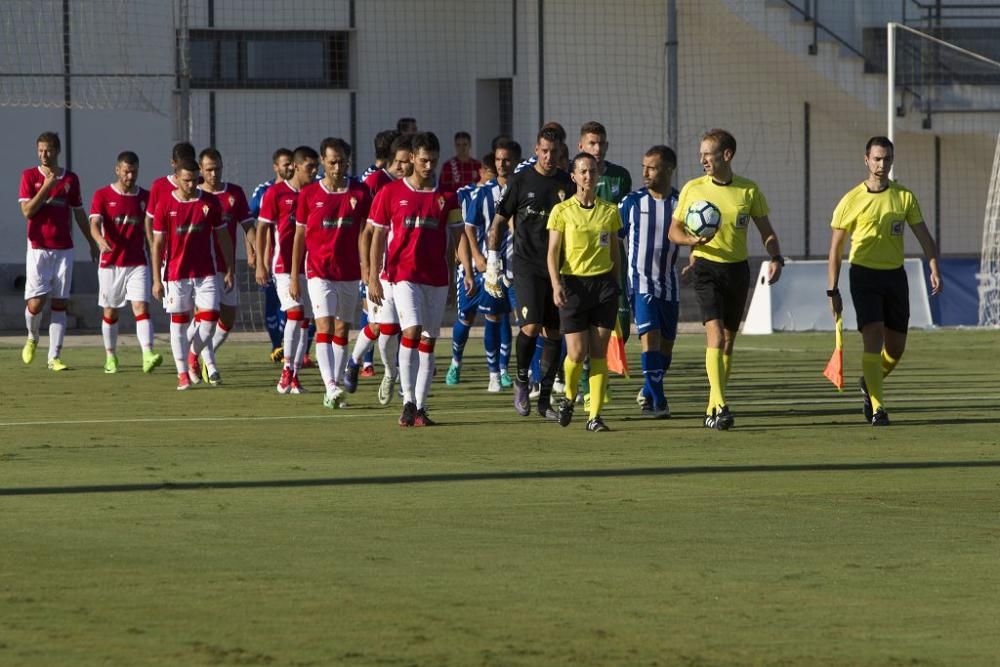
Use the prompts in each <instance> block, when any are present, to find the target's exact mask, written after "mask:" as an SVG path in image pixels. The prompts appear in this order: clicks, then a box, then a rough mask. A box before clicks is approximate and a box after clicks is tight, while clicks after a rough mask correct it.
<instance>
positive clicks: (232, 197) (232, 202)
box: [229, 195, 236, 206]
mask: <svg viewBox="0 0 1000 667" xmlns="http://www.w3.org/2000/svg"><path fill="white" fill-rule="evenodd" d="M229 205H230V206H236V197H234V196H232V195H229Z"/></svg>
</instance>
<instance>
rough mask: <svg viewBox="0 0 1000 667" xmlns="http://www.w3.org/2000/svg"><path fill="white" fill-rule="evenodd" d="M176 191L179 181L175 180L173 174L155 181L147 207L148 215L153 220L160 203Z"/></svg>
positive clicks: (150, 187) (151, 187)
mask: <svg viewBox="0 0 1000 667" xmlns="http://www.w3.org/2000/svg"><path fill="white" fill-rule="evenodd" d="M176 189H177V181H175V180H174V175H173V174H168V175H167V176H160V177H159V178H158V179H156V180H155V181H153V182H152V183H151V184H150V186H149V203H148V204H147V205H146V215H148V216H149V217H151V218H152V217H153V214H154V213H156V207H157V206H159V205H160V201H161V200H164V199H166V198H167V197H169V196H170V195H171V194H173V192H174V190H176Z"/></svg>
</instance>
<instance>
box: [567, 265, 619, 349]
mask: <svg viewBox="0 0 1000 667" xmlns="http://www.w3.org/2000/svg"><path fill="white" fill-rule="evenodd" d="M562 286H563V295H564V296H565V298H566V305H565V306H563V307H562V308H560V309H559V321H560V322H561V323H562V326H561V331H562V332H563V333H564V334H571V333H579V332H581V331H588V330H590V327H598V328H601V329H614V328H615V322H616V321H617V320H618V294H619V292H620V291H621V290H620V289H619V287H618V279H617V277H616V276H615V275H614V273H613V272H608V273H604V274H602V275H599V276H567V275H564V276H562Z"/></svg>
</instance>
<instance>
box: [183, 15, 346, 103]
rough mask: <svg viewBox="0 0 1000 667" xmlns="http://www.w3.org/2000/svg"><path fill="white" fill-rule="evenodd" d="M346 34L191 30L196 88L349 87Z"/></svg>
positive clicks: (192, 60) (190, 60)
mask: <svg viewBox="0 0 1000 667" xmlns="http://www.w3.org/2000/svg"><path fill="white" fill-rule="evenodd" d="M348 34H349V33H347V32H331V31H314V30H282V31H266V32H265V31H256V30H192V31H190V35H189V36H190V49H189V54H190V59H189V62H190V66H191V87H192V88H212V89H219V88H223V89H225V88H340V89H344V88H348V87H349V82H348V76H347V72H348V68H347V57H348Z"/></svg>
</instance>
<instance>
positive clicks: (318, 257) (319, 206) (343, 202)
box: [295, 180, 371, 280]
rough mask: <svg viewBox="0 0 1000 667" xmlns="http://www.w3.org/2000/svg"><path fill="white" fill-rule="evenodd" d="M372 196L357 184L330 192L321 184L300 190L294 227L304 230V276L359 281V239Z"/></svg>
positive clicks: (352, 182)
mask: <svg viewBox="0 0 1000 667" xmlns="http://www.w3.org/2000/svg"><path fill="white" fill-rule="evenodd" d="M370 208H371V194H370V193H369V192H368V188H367V187H366V186H365V185H364V184H362V183H358V182H357V181H350V180H349V181H348V182H347V187H346V188H344V189H343V190H338V191H336V192H331V191H329V190H327V189H326V185H325V184H324V183H323V181H319V182H317V183H310V184H309V185H307V186H306V187H304V188H302V194H300V195H299V202H298V208H297V209H296V212H295V224H296V226H299V227H305V228H306V277H307V278H323V279H324V280H361V256H360V255H359V254H358V237H359V236H360V234H361V230H362V229H363V228H364V226H365V222H367V221H368V211H369V209H370Z"/></svg>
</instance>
